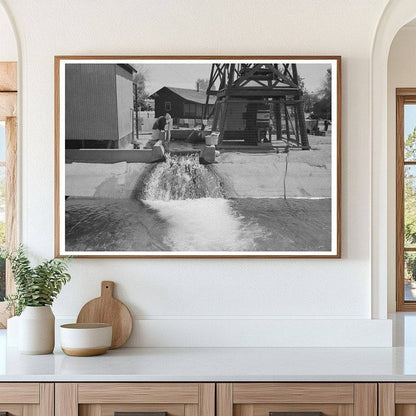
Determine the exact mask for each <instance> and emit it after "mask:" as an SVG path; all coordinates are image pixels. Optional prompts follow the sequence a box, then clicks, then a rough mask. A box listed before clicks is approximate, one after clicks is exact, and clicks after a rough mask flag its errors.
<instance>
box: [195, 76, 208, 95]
mask: <svg viewBox="0 0 416 416" xmlns="http://www.w3.org/2000/svg"><path fill="white" fill-rule="evenodd" d="M196 85H198V86H199V91H201V92H206V90H207V89H208V85H209V79H204V78H198V79H197V80H196Z"/></svg>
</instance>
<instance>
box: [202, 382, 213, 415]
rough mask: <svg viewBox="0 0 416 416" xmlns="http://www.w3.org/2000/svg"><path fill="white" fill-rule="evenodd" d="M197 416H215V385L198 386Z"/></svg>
mask: <svg viewBox="0 0 416 416" xmlns="http://www.w3.org/2000/svg"><path fill="white" fill-rule="evenodd" d="M199 416H215V383H201V384H200V385H199Z"/></svg>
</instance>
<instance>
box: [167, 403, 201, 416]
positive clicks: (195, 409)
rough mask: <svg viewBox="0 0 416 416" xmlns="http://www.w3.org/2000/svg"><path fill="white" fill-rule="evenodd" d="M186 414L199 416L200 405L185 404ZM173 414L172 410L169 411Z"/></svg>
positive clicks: (187, 415) (186, 415)
mask: <svg viewBox="0 0 416 416" xmlns="http://www.w3.org/2000/svg"><path fill="white" fill-rule="evenodd" d="M184 412H185V413H184V414H185V416H199V406H198V405H197V404H185V406H184ZM169 416H171V412H169Z"/></svg>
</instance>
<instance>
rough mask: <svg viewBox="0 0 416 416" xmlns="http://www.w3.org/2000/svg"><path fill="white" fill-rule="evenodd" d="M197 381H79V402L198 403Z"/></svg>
mask: <svg viewBox="0 0 416 416" xmlns="http://www.w3.org/2000/svg"><path fill="white" fill-rule="evenodd" d="M198 400H199V389H198V384H197V383H166V384H160V383H105V384H98V383H80V384H79V385H78V402H79V403H198Z"/></svg>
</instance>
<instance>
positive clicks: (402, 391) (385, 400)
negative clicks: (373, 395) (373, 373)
mask: <svg viewBox="0 0 416 416" xmlns="http://www.w3.org/2000/svg"><path fill="white" fill-rule="evenodd" d="M396 415H397V416H415V415H416V383H380V384H379V416H396Z"/></svg>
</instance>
